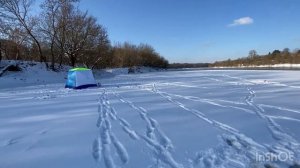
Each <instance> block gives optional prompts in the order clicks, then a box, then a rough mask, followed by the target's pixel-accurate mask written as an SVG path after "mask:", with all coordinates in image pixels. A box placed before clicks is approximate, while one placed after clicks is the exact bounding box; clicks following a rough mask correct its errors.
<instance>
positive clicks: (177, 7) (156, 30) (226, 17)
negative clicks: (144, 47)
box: [80, 0, 300, 63]
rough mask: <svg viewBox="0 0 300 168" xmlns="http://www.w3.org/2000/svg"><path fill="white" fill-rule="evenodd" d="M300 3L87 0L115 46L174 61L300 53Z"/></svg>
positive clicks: (283, 0) (84, 1)
mask: <svg viewBox="0 0 300 168" xmlns="http://www.w3.org/2000/svg"><path fill="white" fill-rule="evenodd" d="M299 6H300V1H299V0H81V2H80V8H81V9H83V10H88V11H89V13H90V14H91V15H93V16H95V17H97V18H98V21H99V23H100V24H102V25H104V26H105V27H106V28H107V30H108V33H109V37H110V39H111V41H112V43H114V42H124V41H129V42H132V43H134V44H139V43H148V44H150V45H152V46H153V47H154V48H155V49H156V50H157V51H158V52H159V53H160V54H161V55H162V56H164V57H165V58H167V59H168V60H169V61H170V62H190V63H192V62H214V61H216V60H224V59H228V58H231V59H234V58H238V57H243V56H247V55H248V52H249V50H251V49H255V50H257V51H258V53H259V54H265V53H268V52H269V51H273V50H274V49H283V48H285V47H289V48H290V49H295V48H300V12H299V8H298V7H299Z"/></svg>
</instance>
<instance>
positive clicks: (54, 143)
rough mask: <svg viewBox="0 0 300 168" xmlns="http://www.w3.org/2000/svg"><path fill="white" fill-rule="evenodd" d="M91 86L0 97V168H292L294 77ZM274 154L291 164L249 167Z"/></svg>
mask: <svg viewBox="0 0 300 168" xmlns="http://www.w3.org/2000/svg"><path fill="white" fill-rule="evenodd" d="M98 81H99V82H101V84H102V87H100V88H90V89H85V90H71V89H64V84H63V83H61V84H49V85H36V86H26V87H14V88H10V87H6V88H2V89H1V88H0V168H24V167H28V168H53V167H55V168H66V167H72V168H83V167H85V168H88V167H91V168H96V167H101V168H114V167H116V168H119V167H124V168H162V167H165V168H182V167H187V168H198V167H228V168H231V167H265V166H274V167H290V166H297V164H299V160H300V143H299V142H300V103H299V102H300V72H299V71H235V70H231V71H229V70H223V71H222V70H212V71H208V70H207V71H206V70H198V71H197V70H194V71H169V72H153V73H144V74H132V75H116V76H112V77H105V78H101V79H99V80H98ZM1 82H2V81H1ZM282 152H284V153H288V154H289V155H291V156H292V158H293V159H292V160H286V161H284V162H281V161H271V162H270V161H261V160H260V161H259V160H258V158H257V156H263V155H265V154H268V153H272V154H274V155H276V154H280V153H282Z"/></svg>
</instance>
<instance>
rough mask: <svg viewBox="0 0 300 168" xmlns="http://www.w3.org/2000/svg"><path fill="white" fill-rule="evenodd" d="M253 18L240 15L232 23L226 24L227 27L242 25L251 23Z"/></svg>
mask: <svg viewBox="0 0 300 168" xmlns="http://www.w3.org/2000/svg"><path fill="white" fill-rule="evenodd" d="M253 22H254V20H253V19H252V18H251V17H242V18H239V19H236V20H234V21H233V23H231V24H229V25H227V26H228V27H233V26H242V25H249V24H252V23H253Z"/></svg>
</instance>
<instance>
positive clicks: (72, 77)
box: [65, 68, 97, 89]
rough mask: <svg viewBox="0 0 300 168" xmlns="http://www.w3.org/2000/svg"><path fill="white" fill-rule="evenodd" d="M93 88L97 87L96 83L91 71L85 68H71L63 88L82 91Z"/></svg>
mask: <svg viewBox="0 0 300 168" xmlns="http://www.w3.org/2000/svg"><path fill="white" fill-rule="evenodd" d="M95 86H97V83H96V81H95V78H94V75H93V72H92V70H90V69H87V68H73V69H70V70H69V72H68V79H67V82H66V86H65V88H73V89H84V88H88V87H95Z"/></svg>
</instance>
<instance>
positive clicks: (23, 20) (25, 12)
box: [0, 0, 48, 67]
mask: <svg viewBox="0 0 300 168" xmlns="http://www.w3.org/2000/svg"><path fill="white" fill-rule="evenodd" d="M32 3H33V1H32V0H0V16H1V17H2V18H5V19H6V20H10V22H11V23H12V24H15V25H19V26H22V27H23V28H24V30H25V31H26V33H27V34H28V35H29V36H30V37H31V39H32V41H33V42H34V43H35V44H36V45H37V47H38V52H39V56H40V62H44V63H45V64H46V66H47V67H48V64H47V59H46V57H45V56H44V55H43V52H42V49H41V45H40V41H39V40H38V37H37V36H36V35H35V34H34V28H35V27H36V26H37V20H36V18H34V17H32V16H30V14H29V10H30V7H31V6H32Z"/></svg>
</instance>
